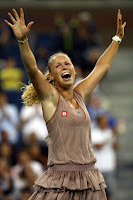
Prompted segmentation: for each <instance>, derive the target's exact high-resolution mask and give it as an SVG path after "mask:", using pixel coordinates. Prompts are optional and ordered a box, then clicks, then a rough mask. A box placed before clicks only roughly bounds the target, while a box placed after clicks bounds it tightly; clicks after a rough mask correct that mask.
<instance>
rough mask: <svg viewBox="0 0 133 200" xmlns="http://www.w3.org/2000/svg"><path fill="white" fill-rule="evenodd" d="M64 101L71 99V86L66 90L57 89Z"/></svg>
mask: <svg viewBox="0 0 133 200" xmlns="http://www.w3.org/2000/svg"><path fill="white" fill-rule="evenodd" d="M57 90H58V91H59V92H60V94H61V95H62V96H63V97H64V99H65V100H66V101H69V100H72V99H73V86H72V87H70V88H68V89H62V88H57Z"/></svg>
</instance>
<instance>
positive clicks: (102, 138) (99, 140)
mask: <svg viewBox="0 0 133 200" xmlns="http://www.w3.org/2000/svg"><path fill="white" fill-rule="evenodd" d="M92 144H93V146H94V154H95V156H96V158H97V162H96V167H97V168H98V169H99V170H100V171H101V172H102V174H103V176H104V178H105V183H106V185H107V189H106V194H107V198H108V200H111V199H112V195H113V194H114V192H115V190H116V183H115V170H116V165H117V159H116V151H117V150H118V141H117V135H116V134H114V133H113V131H112V130H111V129H109V128H108V119H107V117H106V115H99V116H97V127H96V128H95V129H93V130H92Z"/></svg>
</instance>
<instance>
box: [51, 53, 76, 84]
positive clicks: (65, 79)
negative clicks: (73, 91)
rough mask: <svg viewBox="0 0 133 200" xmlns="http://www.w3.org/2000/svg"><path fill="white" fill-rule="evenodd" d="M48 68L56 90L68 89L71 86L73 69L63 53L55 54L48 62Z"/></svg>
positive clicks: (73, 78) (73, 77) (73, 76)
mask: <svg viewBox="0 0 133 200" xmlns="http://www.w3.org/2000/svg"><path fill="white" fill-rule="evenodd" d="M49 67H50V76H51V79H53V80H54V83H55V86H56V87H57V88H58V87H62V88H69V87H70V86H73V83H74V80H75V69H74V66H73V64H72V62H71V60H70V58H69V57H68V56H67V55H65V54H63V53H58V54H55V56H52V57H51V59H50V61H49Z"/></svg>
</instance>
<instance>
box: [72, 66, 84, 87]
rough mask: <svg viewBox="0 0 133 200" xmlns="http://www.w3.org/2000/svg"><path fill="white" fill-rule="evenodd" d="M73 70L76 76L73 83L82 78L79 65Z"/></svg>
mask: <svg viewBox="0 0 133 200" xmlns="http://www.w3.org/2000/svg"><path fill="white" fill-rule="evenodd" d="M75 72H76V77H75V82H74V84H76V83H78V82H80V81H81V80H83V78H84V77H83V73H82V69H81V68H80V67H79V66H75Z"/></svg>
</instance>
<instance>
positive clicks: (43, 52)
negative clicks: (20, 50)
mask: <svg viewBox="0 0 133 200" xmlns="http://www.w3.org/2000/svg"><path fill="white" fill-rule="evenodd" d="M35 56H36V61H37V66H38V68H39V69H40V71H41V72H42V73H45V71H46V70H47V61H48V57H49V51H48V49H46V48H44V47H39V48H38V49H36V51H35Z"/></svg>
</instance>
